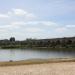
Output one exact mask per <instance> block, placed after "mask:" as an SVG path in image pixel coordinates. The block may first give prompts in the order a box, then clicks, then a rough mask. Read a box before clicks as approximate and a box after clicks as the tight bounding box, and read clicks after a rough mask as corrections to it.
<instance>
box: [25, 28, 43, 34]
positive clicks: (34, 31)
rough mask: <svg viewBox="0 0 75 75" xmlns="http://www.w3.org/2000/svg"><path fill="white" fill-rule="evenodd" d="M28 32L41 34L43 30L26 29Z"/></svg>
mask: <svg viewBox="0 0 75 75" xmlns="http://www.w3.org/2000/svg"><path fill="white" fill-rule="evenodd" d="M25 30H26V31H27V32H30V33H36V32H41V31H42V29H40V28H36V27H33V28H26V29H25Z"/></svg>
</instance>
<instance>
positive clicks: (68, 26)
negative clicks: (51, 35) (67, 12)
mask: <svg viewBox="0 0 75 75" xmlns="http://www.w3.org/2000/svg"><path fill="white" fill-rule="evenodd" d="M66 27H67V28H75V25H66Z"/></svg>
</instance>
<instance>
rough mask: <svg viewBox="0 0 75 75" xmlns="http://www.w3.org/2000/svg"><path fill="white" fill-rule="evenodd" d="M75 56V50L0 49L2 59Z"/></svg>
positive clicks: (0, 59)
mask: <svg viewBox="0 0 75 75" xmlns="http://www.w3.org/2000/svg"><path fill="white" fill-rule="evenodd" d="M66 57H75V50H68V51H67V50H32V49H6V50H5V49H0V61H10V60H13V61H15V60H27V59H38V58H39V59H47V58H66Z"/></svg>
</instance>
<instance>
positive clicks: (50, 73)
mask: <svg viewBox="0 0 75 75" xmlns="http://www.w3.org/2000/svg"><path fill="white" fill-rule="evenodd" d="M0 75H75V62H59V63H44V64H31V65H17V66H3V67H0Z"/></svg>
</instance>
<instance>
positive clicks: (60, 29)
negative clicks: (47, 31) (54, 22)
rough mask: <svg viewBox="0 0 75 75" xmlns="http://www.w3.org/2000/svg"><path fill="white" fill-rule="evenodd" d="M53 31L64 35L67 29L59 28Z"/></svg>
mask: <svg viewBox="0 0 75 75" xmlns="http://www.w3.org/2000/svg"><path fill="white" fill-rule="evenodd" d="M55 31H56V32H58V33H61V32H62V33H64V32H65V31H67V28H66V27H59V28H56V29H55Z"/></svg>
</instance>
